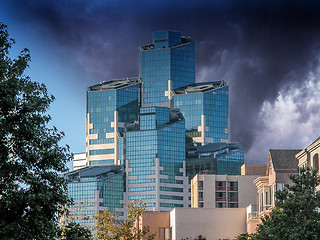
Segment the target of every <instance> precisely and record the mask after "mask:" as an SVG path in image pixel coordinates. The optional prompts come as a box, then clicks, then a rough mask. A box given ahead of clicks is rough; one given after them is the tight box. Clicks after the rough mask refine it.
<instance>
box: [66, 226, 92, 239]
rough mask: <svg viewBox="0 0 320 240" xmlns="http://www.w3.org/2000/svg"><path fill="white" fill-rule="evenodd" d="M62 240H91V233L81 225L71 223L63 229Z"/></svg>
mask: <svg viewBox="0 0 320 240" xmlns="http://www.w3.org/2000/svg"><path fill="white" fill-rule="evenodd" d="M61 239H62V240H90V239H92V237H91V232H90V230H89V229H86V228H84V227H83V226H81V225H80V224H79V223H75V222H69V223H68V224H67V225H66V226H65V227H64V229H63V232H62V238H61Z"/></svg>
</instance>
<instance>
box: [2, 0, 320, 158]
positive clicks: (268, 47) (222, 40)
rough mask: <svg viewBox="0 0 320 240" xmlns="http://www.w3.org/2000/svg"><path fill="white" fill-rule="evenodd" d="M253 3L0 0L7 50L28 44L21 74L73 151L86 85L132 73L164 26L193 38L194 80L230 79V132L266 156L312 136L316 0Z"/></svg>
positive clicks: (81, 126) (315, 131)
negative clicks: (44, 100) (47, 96)
mask: <svg viewBox="0 0 320 240" xmlns="http://www.w3.org/2000/svg"><path fill="white" fill-rule="evenodd" d="M259 3H260V4H259V5H258V4H255V3H254V2H253V1H242V2H240V1H235V0H234V1H229V2H228V3H221V2H219V1H210V2H209V1H199V2H197V3H195V2H192V1H187V2H186V4H184V5H183V6H180V5H179V4H178V2H177V1H162V2H161V3H160V2H153V3H152V4H151V3H150V2H146V1H137V2H135V3H133V2H130V1H109V2H108V3H104V2H103V1H92V2H90V4H89V3H87V2H85V1H68V2H67V3H66V2H65V1H62V0H60V1H45V2H41V1H35V0H34V1H28V2H27V3H24V2H23V1H8V0H4V1H2V2H1V3H0V16H2V17H1V18H0V21H2V22H3V23H4V24H6V25H8V31H9V34H10V37H12V38H14V39H15V40H16V44H15V46H14V49H13V50H14V51H13V53H14V54H16V53H17V51H20V50H22V49H23V48H25V47H26V48H29V49H30V51H31V64H30V69H29V70H28V71H27V75H29V76H30V77H31V79H32V80H33V81H38V82H43V83H45V84H46V85H47V87H48V90H49V92H50V93H52V94H53V95H54V96H55V97H56V101H55V102H54V103H53V104H52V107H51V109H50V111H49V113H50V115H51V116H52V119H53V120H52V123H53V125H55V126H57V128H58V129H59V130H60V131H63V132H65V134H66V137H65V138H64V141H63V142H64V143H67V144H68V145H70V147H71V151H72V152H74V153H77V152H84V151H85V146H84V144H83V143H84V142H85V113H86V109H85V108H86V87H88V86H91V85H94V84H97V83H99V82H103V81H109V80H112V79H120V78H125V77H137V76H138V47H139V46H143V45H145V44H148V43H150V42H151V40H152V37H151V35H152V32H154V31H157V30H163V29H169V30H177V31H181V32H182V34H185V35H187V36H190V37H191V38H192V39H193V40H194V41H195V46H196V80H197V82H203V81H214V80H224V81H226V82H227V83H228V84H229V86H230V97H231V98H230V100H231V110H230V112H231V137H232V141H237V142H240V143H241V144H242V145H243V146H244V147H245V150H246V153H247V156H246V158H245V159H246V162H247V163H265V162H266V161H267V157H268V156H267V152H268V149H270V148H292V149H293V148H304V147H305V146H307V145H308V143H309V142H313V141H314V140H315V139H316V138H317V137H318V136H319V130H320V124H319V123H318V121H317V117H319V111H320V108H319V107H320V102H319V99H320V83H319V70H320V69H319V49H320V48H319V47H320V46H319V38H320V32H319V30H318V29H319V25H320V21H319V20H320V19H319V18H320V16H318V10H320V3H315V2H314V3H313V2H309V3H302V1H282V2H281V3H277V1H268V4H266V3H267V1H262V2H259ZM289 3H290V4H289ZM168 6H170V7H168ZM171 6H172V7H171ZM208 29H210V31H208ZM306 96H307V97H306Z"/></svg>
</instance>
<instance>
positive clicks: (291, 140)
mask: <svg viewBox="0 0 320 240" xmlns="http://www.w3.org/2000/svg"><path fill="white" fill-rule="evenodd" d="M319 79H320V73H319V71H318V72H317V73H310V75H309V77H308V79H307V80H306V81H305V82H303V83H302V84H301V85H298V86H295V87H291V88H290V89H289V90H288V91H285V88H283V89H282V90H281V91H280V92H279V94H278V97H277V99H276V100H274V101H273V102H270V101H265V102H264V103H263V105H262V107H261V110H260V113H259V118H258V123H259V124H260V126H261V128H260V130H259V131H257V132H256V133H255V136H254V143H253V145H252V148H251V149H249V151H248V152H247V154H246V159H247V161H248V162H260V163H265V162H266V161H267V157H268V155H267V154H268V150H269V149H281V148H283V149H302V148H306V147H307V146H308V145H310V144H311V143H312V141H314V140H315V139H316V138H317V137H319V136H320V121H319V120H320V81H319Z"/></svg>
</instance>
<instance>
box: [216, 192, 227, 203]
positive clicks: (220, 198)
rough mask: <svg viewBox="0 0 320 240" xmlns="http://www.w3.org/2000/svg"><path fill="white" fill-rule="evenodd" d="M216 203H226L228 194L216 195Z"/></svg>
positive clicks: (218, 193) (220, 193)
mask: <svg viewBox="0 0 320 240" xmlns="http://www.w3.org/2000/svg"><path fill="white" fill-rule="evenodd" d="M216 201H217V202H225V201H226V193H225V192H217V193H216Z"/></svg>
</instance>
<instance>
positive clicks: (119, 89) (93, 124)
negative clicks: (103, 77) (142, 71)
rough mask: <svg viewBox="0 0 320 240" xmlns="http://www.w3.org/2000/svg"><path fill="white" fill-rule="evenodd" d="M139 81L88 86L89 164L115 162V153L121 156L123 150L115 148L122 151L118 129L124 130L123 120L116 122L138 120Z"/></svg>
mask: <svg viewBox="0 0 320 240" xmlns="http://www.w3.org/2000/svg"><path fill="white" fill-rule="evenodd" d="M140 83H141V80H140V79H139V78H136V79H122V80H114V81H110V82H105V83H101V84H97V85H94V86H91V87H89V88H88V89H87V153H88V156H87V158H88V160H89V165H91V166H92V165H109V164H118V159H119V157H117V156H118V155H120V156H122V155H123V153H119V152H117V151H116V150H117V149H118V148H119V151H121V149H122V148H123V147H122V142H119V143H118V139H117V138H118V134H117V132H123V131H124V129H123V124H122V125H121V126H119V124H118V123H126V122H131V121H134V120H138V114H139V104H140ZM115 111H116V112H117V115H116V117H117V119H115ZM115 123H117V124H116V125H115ZM115 128H116V129H115ZM118 144H120V146H118ZM116 153H118V154H116ZM94 155H100V156H98V157H95V156H94ZM120 161H121V159H120ZM122 161H123V159H122Z"/></svg>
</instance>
